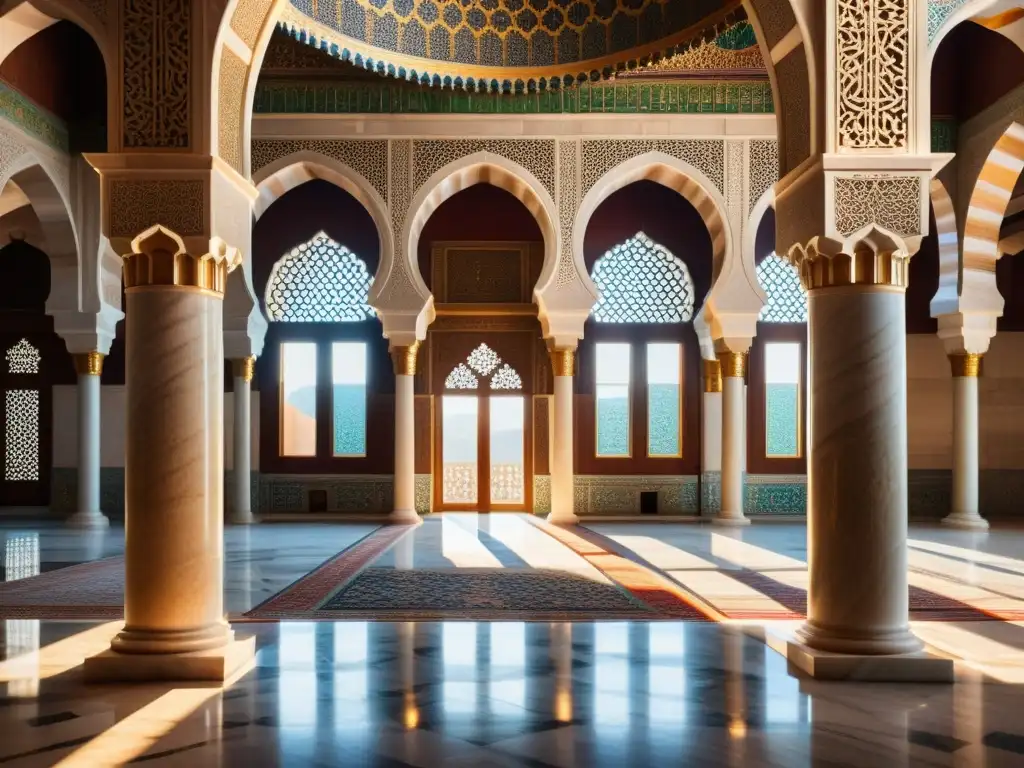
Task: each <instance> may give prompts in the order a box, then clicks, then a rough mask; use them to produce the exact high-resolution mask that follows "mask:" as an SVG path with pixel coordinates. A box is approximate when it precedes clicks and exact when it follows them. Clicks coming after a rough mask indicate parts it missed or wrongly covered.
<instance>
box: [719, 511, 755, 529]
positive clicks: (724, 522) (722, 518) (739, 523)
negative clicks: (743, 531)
mask: <svg viewBox="0 0 1024 768" xmlns="http://www.w3.org/2000/svg"><path fill="white" fill-rule="evenodd" d="M711 524H712V525H720V526H722V527H723V528H742V527H743V526H745V525H750V518H749V517H744V516H743V515H722V514H718V515H715V516H714V517H713V518H711Z"/></svg>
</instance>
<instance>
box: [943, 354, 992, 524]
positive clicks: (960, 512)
mask: <svg viewBox="0 0 1024 768" xmlns="http://www.w3.org/2000/svg"><path fill="white" fill-rule="evenodd" d="M981 362H982V356H981V355H977V354H957V355H950V356H949V363H950V367H951V368H952V372H953V504H952V510H951V511H950V514H949V515H947V516H946V517H945V518H944V519H943V520H942V524H943V525H948V526H950V527H952V528H962V529H965V530H972V531H985V530H988V521H987V520H985V518H983V517H982V516H981V512H980V510H979V504H978V475H979V471H978V465H979V462H978V379H979V377H980V376H981Z"/></svg>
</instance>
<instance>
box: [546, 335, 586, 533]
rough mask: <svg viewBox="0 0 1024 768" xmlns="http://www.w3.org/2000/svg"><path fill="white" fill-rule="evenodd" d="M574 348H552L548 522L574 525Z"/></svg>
mask: <svg viewBox="0 0 1024 768" xmlns="http://www.w3.org/2000/svg"><path fill="white" fill-rule="evenodd" d="M575 361H576V350H575V349H552V350H551V370H552V372H553V373H554V378H555V398H554V400H555V401H554V409H553V410H554V414H553V417H552V421H553V426H554V429H553V430H552V440H551V442H552V445H551V513H550V514H549V515H548V522H550V523H561V524H564V525H571V524H572V523H576V522H579V518H578V517H577V516H576V512H575V510H574V507H575V493H574V490H573V486H574V483H575V475H574V470H573V416H572V408H573V373H574V367H575Z"/></svg>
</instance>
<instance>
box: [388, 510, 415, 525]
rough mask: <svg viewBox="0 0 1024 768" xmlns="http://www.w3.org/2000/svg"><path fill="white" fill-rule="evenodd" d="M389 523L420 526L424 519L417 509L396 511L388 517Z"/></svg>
mask: <svg viewBox="0 0 1024 768" xmlns="http://www.w3.org/2000/svg"><path fill="white" fill-rule="evenodd" d="M388 522H389V523H392V524H393V525H419V524H420V523H422V522H423V518H422V517H420V516H419V513H418V512H417V511H416V510H415V509H396V510H395V511H394V512H392V513H391V514H390V515H388Z"/></svg>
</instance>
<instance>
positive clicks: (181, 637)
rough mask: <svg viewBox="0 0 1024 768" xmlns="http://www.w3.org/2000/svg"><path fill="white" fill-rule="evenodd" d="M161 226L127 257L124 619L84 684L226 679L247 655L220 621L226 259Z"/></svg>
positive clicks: (89, 666) (88, 668)
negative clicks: (199, 251) (193, 247)
mask: <svg viewBox="0 0 1024 768" xmlns="http://www.w3.org/2000/svg"><path fill="white" fill-rule="evenodd" d="M184 250H185V249H184V245H183V243H182V241H181V240H179V239H177V238H174V237H172V236H171V235H170V234H168V233H166V232H165V231H164V230H162V229H156V230H155V231H153V232H151V233H148V234H147V235H146V236H144V237H140V238H139V239H137V240H136V242H135V243H133V251H134V252H133V253H132V254H129V255H127V256H125V258H124V283H125V301H126V310H127V311H126V323H127V327H126V333H125V356H126V384H127V387H126V390H127V396H126V400H127V402H126V407H125V590H124V598H125V625H124V628H123V629H122V631H121V632H120V633H119V634H118V635H117V636H116V637H115V638H114V640H113V642H112V643H111V649H110V650H109V651H107V652H105V653H103V654H100V655H99V656H94V657H92V658H90V659H87V660H86V664H85V674H86V679H88V680H103V681H111V680H140V681H142V680H188V679H201V680H223V679H225V678H226V677H227V676H229V675H230V674H231V673H232V672H233V671H235V670H236V669H237V668H238V667H240V666H241V665H242V664H244V663H246V662H247V661H249V660H250V659H251V658H252V656H253V654H254V652H255V645H254V642H253V638H248V639H247V640H238V641H235V639H234V634H233V632H232V630H231V628H230V626H229V625H228V623H227V622H226V621H225V619H224V605H223V600H224V554H223V552H224V545H223V538H224V415H223V409H224V367H223V366H224V363H223V360H224V354H223V328H222V317H223V308H222V301H223V296H224V286H225V283H226V281H227V272H228V268H229V265H228V258H227V256H226V255H223V254H221V255H218V254H205V255H200V256H198V257H197V256H193V255H192V254H189V253H185V252H184Z"/></svg>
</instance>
